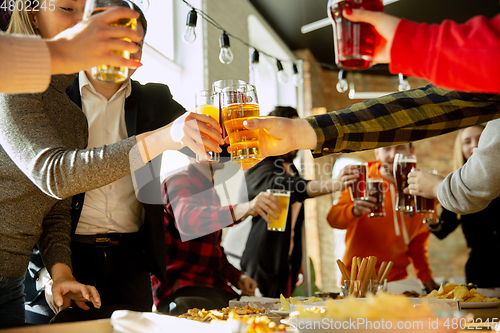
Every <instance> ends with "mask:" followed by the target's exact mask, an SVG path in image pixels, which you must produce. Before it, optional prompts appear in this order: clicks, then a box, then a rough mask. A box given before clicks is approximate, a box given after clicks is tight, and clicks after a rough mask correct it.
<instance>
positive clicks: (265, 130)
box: [228, 117, 317, 170]
mask: <svg viewBox="0 0 500 333" xmlns="http://www.w3.org/2000/svg"><path fill="white" fill-rule="evenodd" d="M243 125H244V126H245V127H246V128H248V129H251V130H256V129H260V131H259V144H260V151H261V154H262V157H264V158H266V157H268V156H279V155H283V154H285V153H288V152H290V151H292V150H296V149H314V148H316V143H317V137H316V133H315V132H314V129H313V128H312V127H311V125H309V123H308V122H307V121H306V120H304V119H289V118H282V117H263V118H259V119H252V120H249V121H245V122H244V123H243ZM228 142H229V141H228ZM228 151H229V152H231V149H230V147H229V149H228ZM257 163H258V162H255V163H245V164H242V169H243V170H246V169H250V168H251V167H252V166H254V165H255V164H257Z"/></svg>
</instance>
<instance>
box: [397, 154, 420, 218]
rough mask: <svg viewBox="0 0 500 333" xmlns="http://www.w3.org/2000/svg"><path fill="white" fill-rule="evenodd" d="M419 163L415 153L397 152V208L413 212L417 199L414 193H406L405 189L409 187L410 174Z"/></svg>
mask: <svg viewBox="0 0 500 333" xmlns="http://www.w3.org/2000/svg"><path fill="white" fill-rule="evenodd" d="M416 165H417V157H416V156H415V155H407V156H404V155H403V154H396V156H394V178H395V179H396V188H397V196H396V210H398V211H399V210H403V211H407V212H413V211H414V206H415V201H414V198H413V195H411V194H405V193H404V192H403V190H404V189H405V188H406V187H408V174H409V173H410V172H411V170H412V169H413V168H415V167H416Z"/></svg>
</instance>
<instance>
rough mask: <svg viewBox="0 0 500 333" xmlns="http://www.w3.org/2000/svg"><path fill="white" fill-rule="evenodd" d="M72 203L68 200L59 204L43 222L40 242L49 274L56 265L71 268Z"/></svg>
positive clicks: (70, 199)
mask: <svg viewBox="0 0 500 333" xmlns="http://www.w3.org/2000/svg"><path fill="white" fill-rule="evenodd" d="M71 202H72V198H67V199H64V200H61V201H59V202H57V203H56V204H55V205H54V206H53V207H52V209H51V210H50V212H49V213H48V214H47V215H45V218H44V219H43V222H42V228H43V230H42V234H41V236H40V239H39V241H38V246H39V249H40V253H41V255H42V259H43V262H44V264H45V266H46V267H47V269H48V270H49V273H50V272H51V270H52V266H54V265H55V264H56V263H62V264H66V265H68V266H69V267H70V268H71V250H70V246H69V244H70V242H71V237H70V233H71V214H70V212H71Z"/></svg>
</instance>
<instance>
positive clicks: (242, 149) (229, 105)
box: [220, 84, 262, 163]
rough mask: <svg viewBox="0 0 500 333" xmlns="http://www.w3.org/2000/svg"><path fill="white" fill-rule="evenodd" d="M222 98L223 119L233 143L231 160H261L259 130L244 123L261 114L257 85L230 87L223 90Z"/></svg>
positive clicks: (245, 161) (235, 161)
mask: <svg viewBox="0 0 500 333" xmlns="http://www.w3.org/2000/svg"><path fill="white" fill-rule="evenodd" d="M220 98H221V107H222V119H223V120H224V126H225V127H226V130H227V134H228V135H229V144H230V145H231V162H233V163H249V162H253V161H258V160H261V159H262V155H261V153H260V145H259V130H249V129H247V128H246V127H245V126H244V125H243V122H245V121H246V120H250V119H254V118H258V117H259V115H260V113H259V103H258V101H257V91H256V90H255V87H254V86H252V85H251V84H241V85H238V86H232V87H228V88H225V89H223V90H222V93H221V94H220Z"/></svg>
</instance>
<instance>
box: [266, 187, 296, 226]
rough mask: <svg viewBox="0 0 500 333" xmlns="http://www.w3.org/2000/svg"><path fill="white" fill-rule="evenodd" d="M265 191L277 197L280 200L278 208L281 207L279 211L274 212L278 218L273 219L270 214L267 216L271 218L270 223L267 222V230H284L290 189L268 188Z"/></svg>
mask: <svg viewBox="0 0 500 333" xmlns="http://www.w3.org/2000/svg"><path fill="white" fill-rule="evenodd" d="M266 192H267V193H271V194H272V195H274V196H275V197H276V198H278V200H279V202H280V205H279V208H280V209H281V213H279V214H278V213H277V212H275V213H276V215H278V219H274V218H273V217H272V216H270V215H269V218H270V219H271V223H268V224H267V230H269V231H281V232H284V231H285V229H286V220H287V218H288V206H289V203H290V191H288V190H275V189H268V190H267V191H266Z"/></svg>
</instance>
